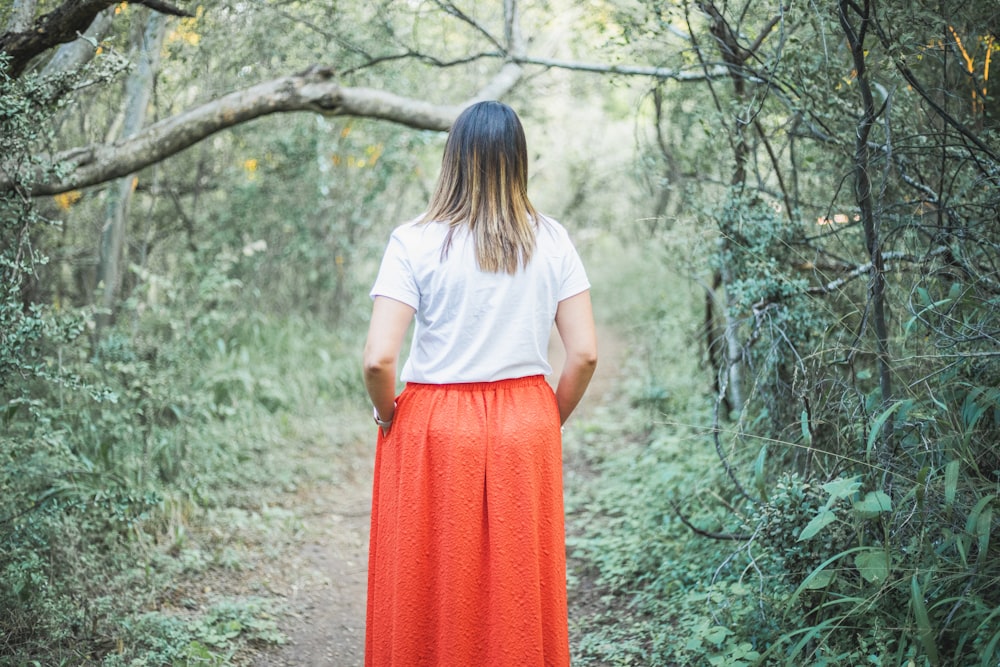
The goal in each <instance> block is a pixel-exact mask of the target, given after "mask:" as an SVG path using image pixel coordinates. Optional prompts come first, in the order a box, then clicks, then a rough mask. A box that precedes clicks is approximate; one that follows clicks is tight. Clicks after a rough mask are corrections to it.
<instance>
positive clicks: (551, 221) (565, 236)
mask: <svg viewBox="0 0 1000 667" xmlns="http://www.w3.org/2000/svg"><path fill="white" fill-rule="evenodd" d="M536 230H537V231H536V238H538V239H539V240H540V241H542V242H545V241H549V242H553V243H556V244H557V245H562V244H565V243H568V242H569V239H570V237H569V231H567V229H566V227H564V226H563V225H562V223H560V222H559V221H558V220H556V219H555V218H552V217H550V216H547V215H543V214H541V213H539V214H538V222H537V225H536Z"/></svg>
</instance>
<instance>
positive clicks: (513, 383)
mask: <svg viewBox="0 0 1000 667" xmlns="http://www.w3.org/2000/svg"><path fill="white" fill-rule="evenodd" d="M540 384H547V383H546V381H545V376H544V375H527V376H525V377H519V378H506V379H504V380H493V381H491V382H455V383H451V384H426V383H423V382H407V383H406V387H407V389H411V390H426V389H429V390H434V389H447V390H449V391H489V390H499V389H516V388H519V387H535V386H538V385H540Z"/></svg>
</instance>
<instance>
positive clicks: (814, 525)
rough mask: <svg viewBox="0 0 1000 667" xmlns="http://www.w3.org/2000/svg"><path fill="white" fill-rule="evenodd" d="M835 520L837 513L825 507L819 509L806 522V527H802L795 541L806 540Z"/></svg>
mask: <svg viewBox="0 0 1000 667" xmlns="http://www.w3.org/2000/svg"><path fill="white" fill-rule="evenodd" d="M836 520H837V515H836V514H834V513H833V512H832V511H831V510H829V509H827V508H826V507H824V508H822V509H820V511H819V513H818V514H817V515H816V516H814V517H813V518H812V521H810V522H809V523H807V524H806V527H805V528H803V529H802V532H801V533H799V537H798V539H797V540H795V541H796V542H801V541H803V540H808V539H810V538H811V537H814V536H815V535H816V534H817V533H819V531H821V530H823V529H824V528H826V527H827V526H829V525H830V524H831V523H833V522H834V521H836Z"/></svg>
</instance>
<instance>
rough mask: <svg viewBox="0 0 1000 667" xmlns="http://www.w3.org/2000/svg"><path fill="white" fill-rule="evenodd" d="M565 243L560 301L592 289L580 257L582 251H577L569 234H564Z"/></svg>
mask: <svg viewBox="0 0 1000 667" xmlns="http://www.w3.org/2000/svg"><path fill="white" fill-rule="evenodd" d="M563 243H564V244H565V253H564V254H563V266H562V282H561V284H560V285H559V301H562V300H563V299H568V298H570V297H571V296H576V295H577V294H579V293H580V292H583V291H585V290H588V289H590V281H589V280H587V271H586V270H585V269H584V268H583V260H581V259H580V253H578V252H577V251H576V247H575V246H574V245H573V242H572V241H571V240H570V238H569V235H568V234H565V235H564V237H563Z"/></svg>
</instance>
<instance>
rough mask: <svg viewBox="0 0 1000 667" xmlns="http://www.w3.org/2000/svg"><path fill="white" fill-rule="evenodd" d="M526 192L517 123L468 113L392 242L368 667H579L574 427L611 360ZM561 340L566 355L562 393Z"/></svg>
mask: <svg viewBox="0 0 1000 667" xmlns="http://www.w3.org/2000/svg"><path fill="white" fill-rule="evenodd" d="M527 177H528V164H527V148H526V145H525V139H524V130H523V129H522V127H521V123H520V121H519V120H518V118H517V115H516V114H515V113H514V111H513V110H512V109H511V108H510V107H508V106H506V105H504V104H501V103H499V102H481V103H478V104H475V105H473V106H471V107H469V108H468V109H466V110H465V111H464V112H463V113H462V114H461V115H459V117H458V118H457V119H456V121H455V123H454V125H453V126H452V128H451V131H450V132H449V136H448V141H447V144H446V146H445V149H444V156H443V159H442V165H441V174H440V177H439V179H438V183H437V187H436V190H435V192H434V195H433V197H432V199H431V201H430V205H429V207H428V210H427V212H426V213H425V214H423V215H422V216H420V217H419V218H418V219H416V220H415V221H412V222H410V223H407V224H404V225H402V226H400V227H398V228H397V229H396V230H395V231H394V232H393V234H392V237H391V238H390V240H389V244H388V246H387V248H386V251H385V255H384V257H383V260H382V266H381V268H380V270H379V274H378V277H377V278H376V280H375V285H374V287H373V288H372V291H371V296H372V298H373V300H374V302H373V308H372V316H371V322H370V326H369V331H368V340H367V343H366V345H365V351H364V378H365V385H366V387H367V389H368V394H369V396H370V397H371V400H372V403H373V404H374V413H375V421H376V423H377V424H378V431H379V432H378V449H377V452H376V456H375V481H374V492H373V493H374V495H373V500H372V524H371V542H370V552H369V568H368V613H367V628H366V638H365V664H366V665H368V666H370V667H389V666H397V667H418V666H422V665H436V666H441V667H445V666H447V667H465V666H476V667H480V666H487V667H503V666H507V665H509V666H512V667H513V666H515V665H516V666H517V667H525V666H529V667H530V666H534V665H539V666H542V665H546V666H566V665H569V640H568V635H567V613H566V552H565V535H564V526H563V504H562V503H563V499H562V463H561V446H562V443H561V433H560V425H561V424H562V423H563V422H565V421H566V419H567V418H568V417H569V415H570V413H571V412H573V409H574V408H575V407H576V405H577V403H578V402H579V401H580V398H581V397H582V396H583V393H584V391H585V390H586V388H587V384H588V383H589V382H590V378H591V376H592V374H593V372H594V368H595V366H596V364H597V342H596V335H595V332H594V321H593V314H592V311H591V303H590V291H589V289H590V284H589V282H588V281H587V276H586V273H585V272H584V269H583V265H582V263H581V262H580V258H579V255H578V254H577V252H576V250H575V249H574V247H573V245H572V243H571V242H570V240H569V237H568V236H567V234H566V231H565V229H564V228H563V227H562V226H561V225H559V224H558V223H557V222H555V221H553V220H551V219H548V218H545V217H544V216H542V215H540V214H539V213H538V212H537V211H536V210H535V209H534V207H533V206H532V205H531V202H530V201H529V200H528V195H527V180H528V178H527ZM414 316H416V327H415V329H414V333H413V341H412V344H411V347H410V355H409V358H408V359H407V361H406V364H405V365H404V366H403V370H402V374H401V379H402V380H403V381H405V382H406V387H405V389H404V390H403V392H402V393H401V394H400V395H399V396H398V398H395V397H394V394H395V386H396V385H395V383H396V363H397V359H398V357H399V353H400V349H401V346H402V343H403V338H404V336H405V334H406V331H407V330H408V328H409V325H410V322H411V321H412V320H413V318H414ZM553 322H555V324H556V328H557V330H558V332H559V336H560V338H561V340H562V342H563V345H564V346H565V349H566V361H565V363H564V367H563V370H562V373H561V375H560V378H559V382H558V385H557V387H556V391H555V393H553V391H552V389H551V388H550V386H549V385H548V384H547V383H546V382H545V380H544V376H545V375H547V374H549V373H551V372H552V368H551V367H550V366H549V364H548V361H547V358H546V356H547V355H546V353H547V344H548V338H549V333H550V331H551V329H552V323H553Z"/></svg>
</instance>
